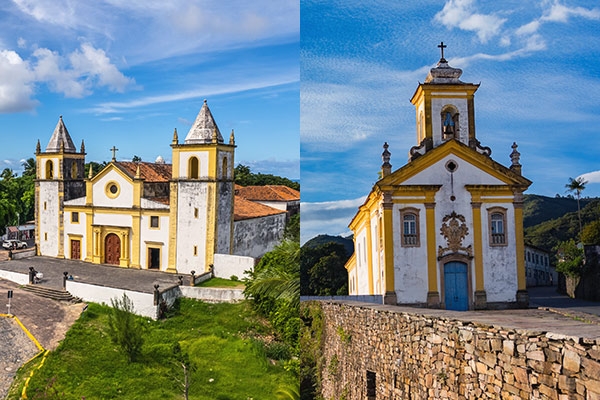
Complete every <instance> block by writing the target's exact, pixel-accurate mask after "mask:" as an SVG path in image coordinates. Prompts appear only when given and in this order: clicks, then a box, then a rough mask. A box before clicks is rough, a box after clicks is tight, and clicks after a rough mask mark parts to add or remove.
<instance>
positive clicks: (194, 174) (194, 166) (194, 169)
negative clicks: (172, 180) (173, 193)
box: [188, 157, 200, 179]
mask: <svg viewBox="0 0 600 400" xmlns="http://www.w3.org/2000/svg"><path fill="white" fill-rule="evenodd" d="M188 175H189V178H190V179H198V177H199V176H200V168H199V166H198V158H197V157H190V161H189V166H188Z"/></svg>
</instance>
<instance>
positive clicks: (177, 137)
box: [171, 128, 179, 144]
mask: <svg viewBox="0 0 600 400" xmlns="http://www.w3.org/2000/svg"><path fill="white" fill-rule="evenodd" d="M171 144H179V136H178V135H177V128H175V130H174V131H173V141H172V142H171Z"/></svg>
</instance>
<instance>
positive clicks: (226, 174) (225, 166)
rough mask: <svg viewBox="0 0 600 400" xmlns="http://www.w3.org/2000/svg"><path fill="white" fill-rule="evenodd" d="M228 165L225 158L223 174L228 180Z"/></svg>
mask: <svg viewBox="0 0 600 400" xmlns="http://www.w3.org/2000/svg"><path fill="white" fill-rule="evenodd" d="M227 164H228V163H227V157H223V172H221V174H222V175H223V178H227V177H228V176H229V171H227Z"/></svg>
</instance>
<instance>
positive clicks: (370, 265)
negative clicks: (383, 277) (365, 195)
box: [364, 213, 374, 294]
mask: <svg viewBox="0 0 600 400" xmlns="http://www.w3.org/2000/svg"><path fill="white" fill-rule="evenodd" d="M371 217H372V215H371V214H370V213H369V215H368V218H367V225H366V227H365V229H366V233H367V246H366V249H364V251H366V253H367V268H368V269H367V273H368V279H369V294H374V292H373V284H374V282H373V243H372V242H371V240H372V235H371Z"/></svg>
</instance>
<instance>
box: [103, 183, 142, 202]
mask: <svg viewBox="0 0 600 400" xmlns="http://www.w3.org/2000/svg"><path fill="white" fill-rule="evenodd" d="M113 187H114V188H115V191H114V192H113V191H112V190H113ZM104 194H106V197H108V198H110V199H116V198H117V197H119V195H120V194H121V185H119V182H117V181H109V182H108V183H106V185H104ZM134 202H135V200H134Z"/></svg>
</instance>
